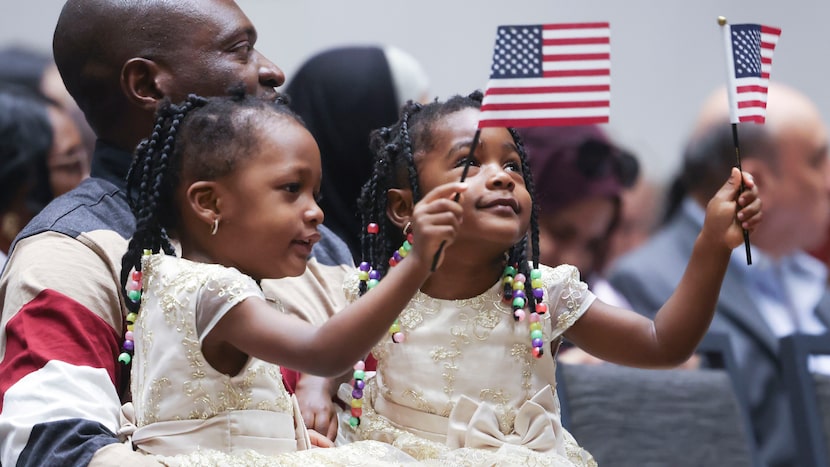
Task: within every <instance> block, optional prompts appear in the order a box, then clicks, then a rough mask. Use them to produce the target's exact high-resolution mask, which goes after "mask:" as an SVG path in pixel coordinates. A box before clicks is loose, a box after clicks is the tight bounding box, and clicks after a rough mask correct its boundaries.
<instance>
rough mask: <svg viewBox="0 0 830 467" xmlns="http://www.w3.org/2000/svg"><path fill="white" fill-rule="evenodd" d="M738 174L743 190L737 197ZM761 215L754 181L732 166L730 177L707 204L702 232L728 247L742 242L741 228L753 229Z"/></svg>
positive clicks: (748, 175) (747, 174)
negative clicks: (742, 183)
mask: <svg viewBox="0 0 830 467" xmlns="http://www.w3.org/2000/svg"><path fill="white" fill-rule="evenodd" d="M741 175H743V182H744V191H743V193H741V194H740V196H739V195H738V193H739V192H740V187H741ZM736 199H737V201H736ZM761 217H762V216H761V199H760V198H759V197H758V187H757V186H756V185H755V180H754V179H753V178H752V175H751V174H749V173H747V172H743V174H741V172H739V171H738V169H737V168H732V173H731V174H730V176H729V180H727V181H726V183H725V184H724V185H723V186H722V187H721V188H720V190H718V192H717V193H715V196H713V197H712V199H711V200H709V204H708V205H707V206H706V220H705V222H704V223H703V231H702V232H701V234H702V235H703V236H705V237H707V238H711V239H712V240H713V241H715V242H717V243H721V244H723V245H724V246H725V247H726V248H728V249H730V250H731V249H733V248H736V247H738V246H740V245H741V244H742V243H743V241H744V236H743V230H744V229H745V230H747V231H749V232H752V231H753V230H755V228H756V227H757V226H758V224H759V223H760V222H761Z"/></svg>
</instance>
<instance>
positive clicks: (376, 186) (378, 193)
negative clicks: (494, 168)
mask: <svg viewBox="0 0 830 467" xmlns="http://www.w3.org/2000/svg"><path fill="white" fill-rule="evenodd" d="M482 97H483V95H482V93H481V92H480V91H476V92H473V93H472V94H470V95H467V96H460V95H457V96H453V97H451V98H450V99H448V100H447V101H445V102H439V101H435V102H431V103H429V104H419V103H416V102H412V101H409V102H407V103H406V105H404V107H403V109H402V110H401V113H400V118H399V119H398V122H397V123H395V124H394V125H392V126H390V127H384V128H381V129H378V130H375V131H374V132H372V135H371V137H370V147H371V149H372V152H373V153H374V154H375V160H374V165H373V169H372V175H371V177H370V178H369V180H368V181H367V182H366V184H365V185H363V189H362V191H361V194H360V198H359V199H358V209H359V211H360V215H361V220H362V225H363V226H366V225H368V224H369V223H377V224H378V233H377V234H369V233H367V232H366V231H365V230H364V231H363V232H361V238H360V240H361V248H362V255H363V261H366V262H368V263H369V264H370V265H371V266H372V268H373V269H375V270H377V271H379V272H380V274H381V277H382V276H383V275H385V274H386V272H387V270H388V268H389V266H388V264H387V262H386V260H387V259H388V258H389V256H390V255H392V253H393V252H394V251H395V250H396V249H397V248H398V246H399V245H400V244H401V242H402V241H403V240H404V236H403V234H402V233H401V232H400V231H399V229H398V228H397V227H396V226H395V225H394V224H392V222H391V221H390V220H389V219H388V217H387V216H386V208H387V206H386V193H387V191H388V190H390V189H393V188H399V189H400V188H408V189H410V190H412V198H413V201H414V202H418V201H419V200H420V199H421V196H422V193H421V189H420V186H419V184H418V172H417V168H416V165H415V157H414V156H415V154H416V153H419V152H425V151H429V150H431V149H432V147H433V145H434V144H435V141H434V137H433V133H434V130H435V129H436V128H437V126H438V125H439V124H440V123H441V120H442V119H443V118H445V117H446V116H448V115H450V114H453V113H455V112H458V111H461V110H464V109H479V108H481V100H482ZM508 131H509V132H510V135H511V136H512V137H513V142H514V143H515V144H516V147H517V148H518V152H519V157H520V159H521V163H522V173H523V177H524V182H525V186H526V187H527V190H528V192H529V193H530V194H531V199H533V191H534V188H533V180H532V177H531V171H530V167H529V166H528V163H527V154H526V153H525V150H524V145H523V144H522V141H521V138H520V137H519V135H518V133H517V132H516V131H515V130H514V129H512V128H508ZM529 240H530V247H528V236H527V235H526V236H524V237H523V238H522V239H521V240H520V241H519V242H518V243H516V244H515V245H513V246H512V247H511V248H510V250H509V251H508V252H507V253H508V259H507V264H510V265H518V268H517V269H518V270H519V271H520V272H522V273H524V274H525V275H526V276H528V277H530V274H529V272H530V266H529V264H528V257H527V250H528V248H530V250H531V252H530V253H531V259H532V261H533V263H534V264H535V265H537V266H538V264H539V246H538V245H539V225H538V212H537V206H536V202H535V200H534V201H533V206H532V209H531V215H530V239H529ZM364 288H365V287H364V285H363V284H361V289H364ZM364 292H365V290H361V293H364ZM528 299H529V301H530V303H529V305H530V307H531V309H533V308H532V307H533V306H534V304H535V303H534V298H533V295H532V294H529V296H528Z"/></svg>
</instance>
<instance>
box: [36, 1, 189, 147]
mask: <svg viewBox="0 0 830 467" xmlns="http://www.w3.org/2000/svg"><path fill="white" fill-rule="evenodd" d="M175 3H177V2H172V1H169V0H149V1H131V0H68V1H67V2H66V4H65V5H64V7H63V10H61V14H60V17H59V18H58V24H57V26H56V27H55V34H54V37H53V42H52V48H53V53H54V56H55V63H56V64H57V66H58V70H59V71H60V74H61V77H62V78H63V81H64V84H65V85H66V88H67V90H68V91H69V93H70V94H71V95H72V96H73V97H74V98H75V101H76V102H77V103H78V106H79V107H80V108H81V109H82V110H83V111H84V114H85V115H86V116H87V120H89V121H90V124H91V125H92V127H93V129H95V130H96V132H98V131H100V130H102V129H103V128H102V126H103V121H102V120H104V119H105V118H106V117H105V116H106V115H109V116H110V118H111V117H112V115H114V114H115V113H117V112H119V111H123V108H124V106H125V103H126V97H125V96H124V94H123V92H121V85H120V75H121V70H122V68H123V66H124V63H125V62H126V61H127V60H129V59H130V58H132V57H155V56H157V55H158V54H159V53H164V46H165V45H167V46H170V45H172V44H173V41H174V40H175V39H174V37H172V36H171V35H172V34H175V32H176V29H175V28H169V24H170V22H171V21H172V20H174V19H175V18H176V17H178V16H180V15H181V13H180V12H181V10H182V8H181V7H176V6H175ZM182 3H187V2H182ZM148 18H152V19H153V20H152V21H150V20H148Z"/></svg>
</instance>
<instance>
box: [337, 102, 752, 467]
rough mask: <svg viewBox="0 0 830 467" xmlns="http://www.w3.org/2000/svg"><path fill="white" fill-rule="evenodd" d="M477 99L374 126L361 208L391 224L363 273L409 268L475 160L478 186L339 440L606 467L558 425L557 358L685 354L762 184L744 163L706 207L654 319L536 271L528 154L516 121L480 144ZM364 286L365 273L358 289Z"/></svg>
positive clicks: (505, 461)
mask: <svg viewBox="0 0 830 467" xmlns="http://www.w3.org/2000/svg"><path fill="white" fill-rule="evenodd" d="M480 105H481V94H480V93H476V94H473V95H471V96H469V97H454V98H452V99H450V100H448V101H446V102H434V103H431V104H428V105H424V106H421V105H418V104H410V105H408V106H407V107H405V108H404V110H403V111H402V114H401V117H400V119H399V121H398V123H397V124H395V125H394V126H392V127H390V128H385V129H381V130H379V131H378V132H376V134H375V136H374V141H373V144H374V148H375V151H376V157H377V158H376V162H375V167H374V173H373V175H372V178H371V179H370V181H369V182H368V183H367V184H366V185H365V187H364V191H363V194H362V198H361V205H362V210H363V211H362V214H363V219H364V222H372V223H378V224H381V228H380V231H379V232H378V233H377V234H374V233H367V234H366V237H365V238H364V254H365V258H366V262H367V263H368V266H367V265H363V268H368V269H370V270H372V271H376V274H378V275H381V276H384V277H392V275H393V274H395V272H396V270H397V268H400V267H401V266H404V265H406V263H407V262H408V261H409V258H403V259H402V258H400V256H399V254H398V250H396V248H397V246H398V245H400V244H401V242H403V241H404V236H403V233H402V231H406V230H407V229H408V228H411V227H414V228H415V230H416V231H417V229H418V227H419V225H418V224H419V220H418V219H417V218H415V217H414V214H416V213H417V211H418V207H419V206H420V205H421V203H423V202H425V201H428V200H429V199H430V198H431V194H432V193H433V191H434V190H436V189H439V187H441V186H443V185H444V184H446V183H448V182H451V181H454V180H459V178H460V177H461V174H462V172H463V170H464V166H465V165H467V164H469V173H468V175H467V177H466V183H467V185H468V190H467V191H466V192H465V193H464V194H463V196H461V198H460V200H459V202H460V204H461V205H462V206H463V208H464V215H463V222H462V224H461V226H460V229H459V231H458V234H457V238H456V240H455V242H454V243H453V244H452V245H448V246H447V247H446V249H445V250H444V261H443V264H442V265H440V266H439V267H438V268H437V270H436V271H435V272H434V273H433V274H432V275H431V276H430V277H429V278H428V279H427V280H426V281H425V282H424V284H423V285H422V286H421V287H420V291H419V292H418V293H417V294H415V297H414V298H412V300H410V301H409V304H408V305H407V306H406V308H405V310H404V311H403V313H402V314H401V316H400V319H399V320H398V321H397V322H396V323H395V324H394V325H393V326H392V327H391V328H390V331H389V336H387V337H386V338H385V340H384V341H382V343H380V344H379V345H378V346H376V347H375V349H374V350H373V354H374V356H375V358H376V359H377V373H376V375H375V376H374V377H372V378H368V379H366V380H364V381H359V382H358V384H362V385H365V387H366V390H365V391H363V392H362V393H358V394H356V395H355V394H352V395H351V397H350V395H349V394H342V396H341V397H344V398H345V399H347V400H348V399H352V400H357V401H359V402H358V405H361V406H362V410H361V411H356V412H355V413H353V414H351V416H349V417H348V418H349V420H350V422H351V424H350V425H349V424H346V423H341V431H342V432H341V435H342V436H343V437H344V438H352V439H373V440H380V441H384V442H387V443H391V444H393V445H395V446H396V447H399V448H402V449H403V450H404V451H405V452H407V453H408V454H410V455H412V456H413V457H416V458H418V459H420V460H437V461H439V462H443V463H446V464H448V465H528V463H532V464H533V465H565V466H569V465H595V462H594V460H593V458H592V457H591V456H590V454H589V453H587V452H586V451H585V450H583V449H581V448H580V447H579V445H578V444H577V443H576V441H575V440H574V439H573V437H572V436H571V435H570V434H569V433H568V432H567V431H566V430H565V429H564V428H563V427H562V424H561V422H560V414H559V403H558V400H557V394H556V390H555V388H556V380H555V360H554V357H555V353H556V351H557V349H558V347H559V344H560V343H561V341H562V339H563V337H567V338H568V339H569V340H571V341H573V342H574V343H575V344H576V345H578V346H579V347H580V348H582V349H585V350H586V351H588V352H590V353H591V354H593V355H595V356H597V357H600V358H602V359H603V360H607V361H610V362H615V363H619V364H624V365H631V366H639V367H656V368H659V367H671V366H675V365H678V364H679V363H682V362H684V361H685V360H686V359H687V358H688V357H689V355H690V354H691V353H692V352H693V351H694V350H695V348H696V346H697V344H698V342H699V341H700V339H701V338H702V337H703V335H704V333H705V332H706V330H707V328H708V326H709V323H710V321H711V319H712V315H713V312H714V307H715V302H716V301H717V297H718V291H719V288H720V285H721V281H722V279H723V276H724V273H725V271H726V267H727V263H728V261H729V256H730V252H731V250H732V249H733V248H734V247H736V246H738V245H740V244H741V242H742V241H743V234H742V228H744V229H748V230H752V229H753V228H754V227H755V226H756V225H757V223H758V222H759V221H760V217H761V216H760V209H761V203H760V200H759V199H758V196H757V188H756V187H755V185H754V183H753V181H752V178H751V177H750V176H749V175H748V174H741V173H739V171H738V170H737V169H735V170H734V171H733V172H732V174H731V176H730V178H729V180H728V182H727V183H726V184H725V185H724V186H723V187H722V188H721V189H720V191H719V192H718V193H717V194H716V195H715V197H714V198H713V199H712V200H711V201H710V202H709V205H708V208H707V215H706V222H705V224H704V227H703V229H702V231H701V233H700V235H699V237H698V239H697V242H696V245H695V248H694V254H693V255H692V257H691V259H690V261H689V264H688V267H687V271H686V274H685V275H684V276H683V279H682V281H681V282H680V284H678V287H677V289H676V291H675V293H674V295H673V296H672V297H671V298H670V299H669V301H668V302H667V303H666V304H665V305H664V306H663V307H662V309H661V310H660V312H659V314H658V315H657V317H656V318H655V320H654V321H651V320H649V319H647V318H645V317H643V316H641V315H639V314H637V313H634V312H632V311H630V310H625V309H621V308H616V307H613V306H610V305H607V304H605V303H602V302H601V301H599V300H596V299H595V296H594V295H593V294H592V293H591V291H590V290H588V288H587V286H586V285H585V283H583V282H581V281H580V278H579V272H578V271H577V270H576V268H575V267H573V266H570V265H559V266H557V267H547V266H544V265H539V262H538V258H539V252H538V247H537V246H536V245H538V244H539V242H538V226H537V222H536V213H535V205H534V201H533V196H532V193H533V183H532V181H531V176H530V170H529V168H528V166H527V158H526V155H525V153H524V150H523V148H522V145H521V142H520V140H519V138H518V137H517V136H516V133H515V132H514V131H513V130H510V129H506V128H484V129H483V130H482V131H481V137H480V140H479V143H478V145H477V146H476V147H475V148H473V147H472V144H473V141H474V133H475V132H476V127H477V124H478V119H479V115H480V111H479V108H480ZM473 149H474V153H473V155H472V157H470V153H471V151H472V150H473ZM741 177H743V180H744V183H745V186H746V191H744V192H743V193H742V194H740V195H739V186H740V181H741ZM541 183H544V180H542V181H541ZM528 237H530V238H528ZM415 240H416V241H415V245H416V246H417V239H415ZM384 280H387V279H386V278H384V279H382V280H381V282H380V283H381V284H382V283H383V281H384ZM365 289H366V286H365V284H364V281H363V280H361V279H360V278H359V277H355V278H354V279H353V280H352V283H351V291H352V297H353V298H356V297H358V296H360V295H361V294H364V290H365ZM374 293H375V292H374V290H369V291H368V292H365V294H364V295H363V296H364V297H371V296H372V295H373V294H374ZM355 396H360V397H355ZM353 404H354V403H353ZM351 427H356V428H351Z"/></svg>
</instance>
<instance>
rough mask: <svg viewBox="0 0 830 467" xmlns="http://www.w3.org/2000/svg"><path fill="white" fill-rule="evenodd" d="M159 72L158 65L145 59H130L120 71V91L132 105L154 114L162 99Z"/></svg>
mask: <svg viewBox="0 0 830 467" xmlns="http://www.w3.org/2000/svg"><path fill="white" fill-rule="evenodd" d="M160 75H161V70H160V68H159V66H158V64H157V63H156V62H154V61H152V60H148V59H146V58H131V59H130V60H128V61H127V63H125V64H124V68H122V69H121V90H122V91H123V92H124V95H126V96H127V99H129V100H130V101H131V102H132V103H133V104H135V105H137V106H138V107H140V108H142V109H144V110H147V111H150V112H155V110H156V107H157V105H158V103H159V101H161V100H162V99H163V98H164V93H163V92H162V91H161V89H160V86H159V80H160Z"/></svg>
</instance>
